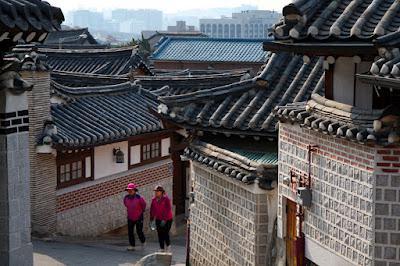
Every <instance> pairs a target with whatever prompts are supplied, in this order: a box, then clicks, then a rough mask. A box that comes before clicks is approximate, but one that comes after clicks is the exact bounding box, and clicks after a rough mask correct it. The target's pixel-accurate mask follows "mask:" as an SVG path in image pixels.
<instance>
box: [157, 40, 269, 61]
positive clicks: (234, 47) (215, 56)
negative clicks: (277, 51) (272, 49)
mask: <svg viewBox="0 0 400 266" xmlns="http://www.w3.org/2000/svg"><path fill="white" fill-rule="evenodd" d="M266 54H267V52H266V51H264V50H263V41H262V40H253V39H218V38H201V37H200V38H199V37H195V38H191V37H167V38H164V39H163V40H161V41H160V43H159V45H158V48H157V50H156V51H155V52H154V53H153V55H152V56H151V57H150V59H152V60H159V61H209V62H250V63H263V62H265V56H266Z"/></svg>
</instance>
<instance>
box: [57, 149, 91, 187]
mask: <svg viewBox="0 0 400 266" xmlns="http://www.w3.org/2000/svg"><path fill="white" fill-rule="evenodd" d="M87 157H90V165H86V158H87ZM93 158H94V150H93V149H87V150H77V151H72V152H67V151H58V152H57V159H56V165H57V189H61V188H66V187H70V186H73V185H76V184H80V183H84V182H87V181H91V180H94V159H93ZM78 162H81V169H80V172H81V177H79V178H76V179H72V171H73V170H72V169H73V163H78ZM64 165H69V170H70V171H69V172H70V180H69V181H64V182H61V167H62V166H64ZM88 167H90V177H86V169H87V168H88Z"/></svg>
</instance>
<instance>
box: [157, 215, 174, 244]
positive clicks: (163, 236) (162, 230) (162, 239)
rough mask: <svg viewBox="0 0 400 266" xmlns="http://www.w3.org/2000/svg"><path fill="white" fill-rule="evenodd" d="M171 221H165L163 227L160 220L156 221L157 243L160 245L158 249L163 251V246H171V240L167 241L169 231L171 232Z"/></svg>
mask: <svg viewBox="0 0 400 266" xmlns="http://www.w3.org/2000/svg"><path fill="white" fill-rule="evenodd" d="M171 225H172V220H168V221H166V223H165V225H164V226H161V220H156V226H157V233H158V242H159V243H160V248H161V249H164V247H165V244H166V245H167V247H168V246H169V245H171V240H170V239H169V230H171Z"/></svg>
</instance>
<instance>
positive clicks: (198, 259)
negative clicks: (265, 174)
mask: <svg viewBox="0 0 400 266" xmlns="http://www.w3.org/2000/svg"><path fill="white" fill-rule="evenodd" d="M192 167H193V174H192V177H193V179H194V193H195V202H194V204H192V206H191V209H190V221H191V223H190V224H191V229H190V263H191V265H221V266H222V265H241V266H242V265H268V263H269V262H271V250H272V247H271V246H270V244H271V241H270V239H269V236H271V235H273V234H275V232H273V224H274V221H275V218H276V214H274V212H273V210H272V211H271V210H270V209H269V206H274V205H276V204H277V203H276V200H274V198H275V199H276V198H277V197H273V194H274V193H275V195H276V194H277V193H276V191H269V192H267V191H265V190H262V189H260V188H259V187H258V185H257V184H252V185H246V184H243V183H241V182H239V181H236V180H232V179H231V178H230V177H226V176H224V175H223V174H220V173H218V172H215V171H214V170H213V169H210V168H207V167H205V166H203V165H201V164H198V163H196V162H192ZM272 209H273V208H272Z"/></svg>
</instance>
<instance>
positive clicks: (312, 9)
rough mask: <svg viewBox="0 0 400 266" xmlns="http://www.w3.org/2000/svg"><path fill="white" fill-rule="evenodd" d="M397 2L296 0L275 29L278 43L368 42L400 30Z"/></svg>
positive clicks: (399, 12)
mask: <svg viewBox="0 0 400 266" xmlns="http://www.w3.org/2000/svg"><path fill="white" fill-rule="evenodd" d="M399 14H400V2H399V1H398V0H332V1H331V0H295V1H294V2H293V3H291V4H289V5H287V6H285V7H284V8H283V16H284V18H283V19H282V20H281V21H280V22H279V23H277V24H276V25H275V26H274V35H275V38H276V39H277V40H287V39H290V40H294V41H300V40H314V41H327V40H332V41H335V40H349V41H354V40H358V41H368V42H370V41H371V40H373V39H375V38H377V37H379V36H384V35H386V34H389V33H391V32H394V31H397V30H398V29H399V27H400V17H399Z"/></svg>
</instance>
